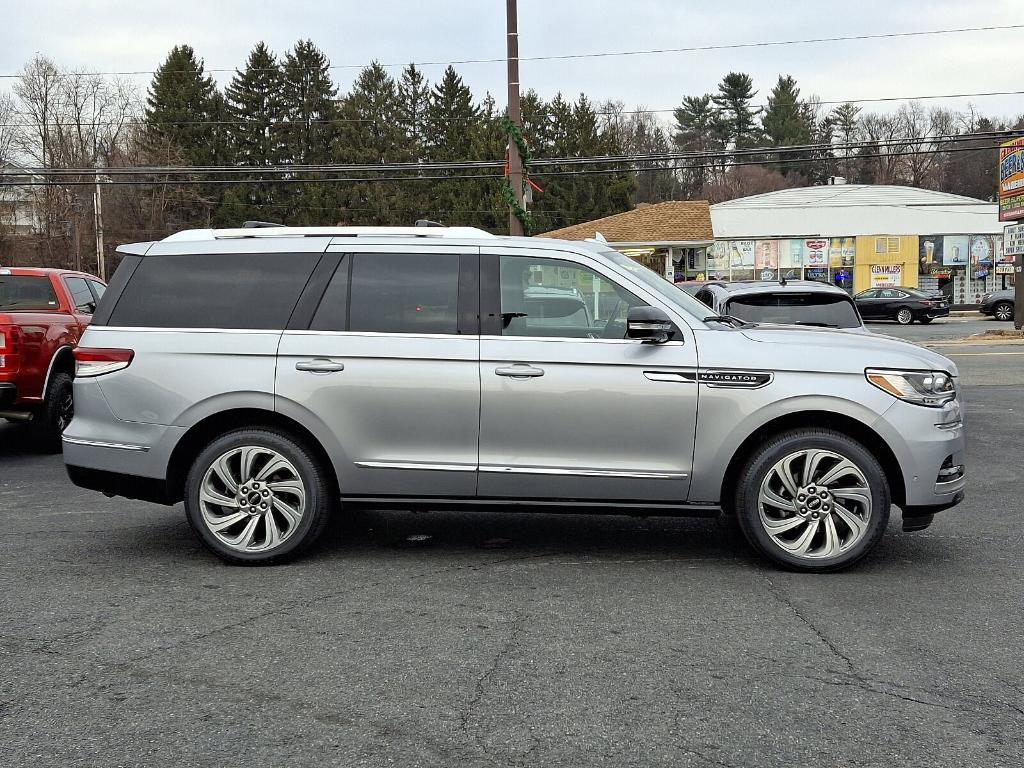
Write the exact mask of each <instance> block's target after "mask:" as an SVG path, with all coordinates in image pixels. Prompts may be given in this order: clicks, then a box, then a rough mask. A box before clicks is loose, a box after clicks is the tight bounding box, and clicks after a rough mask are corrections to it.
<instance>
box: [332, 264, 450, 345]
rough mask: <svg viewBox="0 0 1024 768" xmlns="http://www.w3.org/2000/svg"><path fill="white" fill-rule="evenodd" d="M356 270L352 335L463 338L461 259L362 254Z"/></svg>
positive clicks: (353, 284)
mask: <svg viewBox="0 0 1024 768" xmlns="http://www.w3.org/2000/svg"><path fill="white" fill-rule="evenodd" d="M343 263H344V262H343ZM351 270H352V271H351V276H350V280H351V282H352V287H351V292H350V294H349V297H350V298H349V307H348V311H349V324H348V330H350V331H370V332H377V333H445V334H455V333H458V318H459V314H458V307H459V256H458V255H457V254H448V253H437V254H433V253H431V254H427V253H360V254H356V255H355V256H353V257H352V267H351ZM339 271H340V270H339ZM336 277H337V275H336ZM330 292H331V288H328V293H330ZM325 298H326V297H325ZM317 314H318V315H319V311H318V312H317Z"/></svg>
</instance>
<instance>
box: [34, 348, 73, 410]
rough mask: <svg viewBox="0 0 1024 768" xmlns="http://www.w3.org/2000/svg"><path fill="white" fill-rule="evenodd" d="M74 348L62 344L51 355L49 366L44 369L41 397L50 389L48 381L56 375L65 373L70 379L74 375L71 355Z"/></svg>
mask: <svg viewBox="0 0 1024 768" xmlns="http://www.w3.org/2000/svg"><path fill="white" fill-rule="evenodd" d="M73 351H74V347H73V346H71V345H70V344H64V345H62V346H60V347H58V348H57V351H56V352H54V353H53V357H51V358H50V365H49V366H48V367H47V369H46V379H45V380H44V381H43V391H42V395H41V396H42V397H43V398H45V397H46V392H47V391H48V390H49V389H50V380H51V379H52V378H53V376H54V374H56V373H66V374H68V375H69V376H71V377H72V378H74V375H75V356H74V354H73Z"/></svg>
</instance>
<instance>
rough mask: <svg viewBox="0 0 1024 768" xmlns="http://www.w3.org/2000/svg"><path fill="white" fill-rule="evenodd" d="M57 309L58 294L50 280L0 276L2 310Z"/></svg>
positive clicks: (32, 276)
mask: <svg viewBox="0 0 1024 768" xmlns="http://www.w3.org/2000/svg"><path fill="white" fill-rule="evenodd" d="M5 309H6V310H10V311H12V312H15V311H29V310H52V309H57V294H56V293H54V292H53V286H52V285H50V278H48V277H38V276H35V275H0V310H5Z"/></svg>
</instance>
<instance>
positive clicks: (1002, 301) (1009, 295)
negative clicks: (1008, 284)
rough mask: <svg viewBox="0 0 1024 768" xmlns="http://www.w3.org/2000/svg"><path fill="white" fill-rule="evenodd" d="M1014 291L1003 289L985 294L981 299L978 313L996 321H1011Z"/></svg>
mask: <svg viewBox="0 0 1024 768" xmlns="http://www.w3.org/2000/svg"><path fill="white" fill-rule="evenodd" d="M1014 290H1015V289H1013V288H1004V289H1003V290H1001V291H993V292H992V293H986V294H985V295H984V296H982V297H981V307H979V308H978V311H979V312H981V314H983V315H989V316H990V317H994V318H995V319H996V320H1013V311H1014V310H1013V302H1014Z"/></svg>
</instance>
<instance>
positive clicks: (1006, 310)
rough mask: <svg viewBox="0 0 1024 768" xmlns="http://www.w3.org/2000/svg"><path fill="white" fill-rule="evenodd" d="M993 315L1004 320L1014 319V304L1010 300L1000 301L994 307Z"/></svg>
mask: <svg viewBox="0 0 1024 768" xmlns="http://www.w3.org/2000/svg"><path fill="white" fill-rule="evenodd" d="M992 317H994V318H995V319H996V320H1001V321H1003V322H1007V321H1009V320H1013V304H1011V303H1010V302H1008V301H1001V302H999V303H998V304H996V305H995V306H994V307H992Z"/></svg>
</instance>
